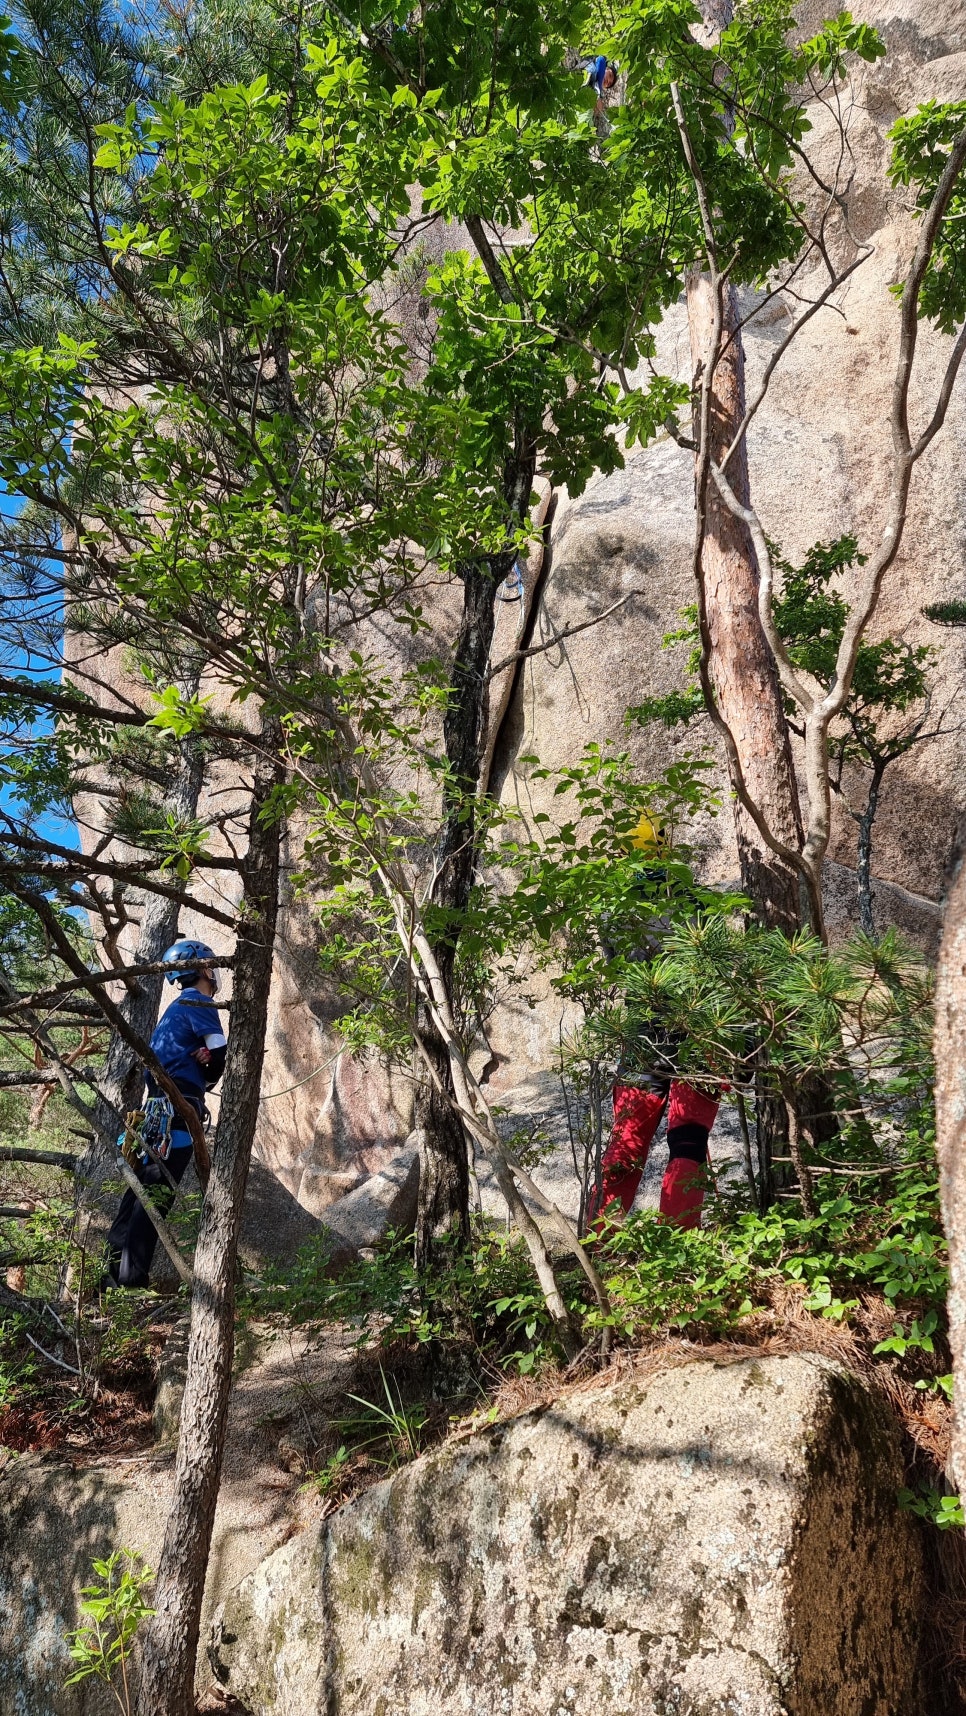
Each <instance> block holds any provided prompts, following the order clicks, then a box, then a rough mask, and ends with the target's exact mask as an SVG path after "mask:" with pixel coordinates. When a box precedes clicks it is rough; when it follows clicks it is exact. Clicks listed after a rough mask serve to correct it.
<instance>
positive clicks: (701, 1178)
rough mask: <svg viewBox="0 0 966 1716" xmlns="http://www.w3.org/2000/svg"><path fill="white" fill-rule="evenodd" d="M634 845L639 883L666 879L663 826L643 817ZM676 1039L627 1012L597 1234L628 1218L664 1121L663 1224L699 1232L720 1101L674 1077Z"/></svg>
mask: <svg viewBox="0 0 966 1716" xmlns="http://www.w3.org/2000/svg"><path fill="white" fill-rule="evenodd" d="M629 840H630V844H631V846H632V847H633V848H634V849H635V850H636V851H638V852H640V853H642V854H643V855H644V856H645V862H644V864H643V865H642V867H641V868H642V880H645V879H646V880H648V881H650V880H660V879H661V878H662V877H664V876H666V874H667V871H666V867H665V863H664V857H665V853H666V842H665V840H664V836H663V834H662V832H661V829H660V826H659V825H658V823H656V822H655V821H654V820H653V819H652V818H651V817H648V816H642V817H641V819H640V821H639V822H638V824H637V826H636V828H634V829H633V830H632V832H631V834H630V836H629ZM666 929H667V922H666V920H664V919H661V918H657V917H656V918H655V919H654V920H653V922H652V923H651V924H650V925H649V926H648V930H647V934H646V938H645V945H644V947H643V948H642V949H640V950H639V951H637V952H636V953H635V955H634V957H635V958H636V959H638V960H642V961H643V960H650V959H655V958H656V957H657V955H658V954H659V952H660V948H661V941H662V939H663V934H664V932H665V931H666ZM678 1044H679V1039H677V1038H675V1037H674V1036H672V1035H671V1033H669V1032H667V1031H664V1030H662V1029H661V1028H660V1027H659V1026H658V1027H653V1026H649V1027H648V1029H647V1030H646V1031H644V1030H643V1029H641V1028H639V1027H638V1028H635V1026H634V1021H633V1009H631V1010H630V1012H629V1018H628V1030H627V1032H626V1035H625V1040H624V1045H623V1050H622V1054H621V1059H620V1063H619V1065H618V1068H617V1075H616V1078H615V1080H614V1124H613V1127H612V1128H611V1135H610V1141H609V1143H608V1145H607V1149H606V1150H605V1151H604V1156H603V1160H602V1162H601V1181H600V1185H599V1187H595V1188H594V1190H593V1192H592V1194H591V1198H590V1203H589V1207H588V1212H587V1213H588V1221H589V1225H590V1227H591V1228H592V1229H596V1230H597V1231H599V1230H600V1228H601V1227H602V1226H603V1225H604V1224H605V1222H607V1221H613V1220H615V1219H619V1218H620V1217H621V1216H622V1215H627V1213H628V1211H629V1210H630V1207H631V1205H632V1204H633V1202H634V1199H635V1197H636V1195H637V1189H638V1186H639V1185H640V1183H641V1176H642V1174H643V1172H644V1169H645V1167H646V1165H647V1158H648V1154H649V1152H650V1148H651V1144H652V1143H653V1140H654V1134H655V1133H656V1131H657V1129H658V1126H659V1125H660V1123H661V1120H662V1119H663V1117H664V1115H665V1113H666V1114H667V1145H668V1165H667V1168H666V1169H665V1171H664V1180H663V1183H662V1186H661V1217H662V1219H663V1220H664V1221H667V1222H671V1223H673V1224H674V1225H675V1226H676V1227H685V1228H691V1227H700V1225H701V1208H702V1205H703V1203H704V1193H705V1182H706V1177H707V1166H708V1139H709V1137H710V1134H711V1128H712V1127H713V1125H714V1122H715V1118H716V1116H717V1113H718V1106H719V1102H720V1096H719V1095H713V1096H712V1095H709V1094H708V1093H707V1091H701V1090H697V1089H696V1088H695V1086H694V1085H693V1084H689V1083H688V1082H687V1080H686V1079H681V1078H678V1077H677V1076H676V1074H675V1070H674V1059H675V1052H676V1049H677V1047H678Z"/></svg>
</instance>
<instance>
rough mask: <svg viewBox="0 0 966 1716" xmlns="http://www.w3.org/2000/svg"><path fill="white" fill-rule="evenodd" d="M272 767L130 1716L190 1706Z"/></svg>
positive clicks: (268, 928) (253, 1097) (228, 1339)
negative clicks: (148, 1617) (162, 1527)
mask: <svg viewBox="0 0 966 1716" xmlns="http://www.w3.org/2000/svg"><path fill="white" fill-rule="evenodd" d="M277 779H278V774H277V772H276V771H274V770H272V769H271V768H269V767H267V766H264V767H262V768H261V769H260V770H259V772H258V773H257V774H256V780H255V789H254V792H253V796H252V803H251V810H250V814H249V825H248V842H249V844H248V852H247V855H246V858H245V863H244V867H243V882H244V904H243V914H242V917H241V926H242V927H241V931H240V934H239V937H238V943H237V950H236V956H235V980H234V993H233V997H232V1028H231V1034H230V1037H229V1043H228V1055H227V1060H226V1065H225V1078H224V1085H223V1094H222V1101H221V1117H220V1120H219V1125H218V1139H217V1147H216V1150H215V1156H214V1162H213V1166H212V1173H211V1179H210V1182H209V1185H208V1189H207V1192H206V1194H205V1201H204V1208H203V1211H202V1218H201V1231H200V1233H199V1235H198V1244H197V1247H196V1250H195V1261H194V1289H193V1292H192V1296H191V1333H190V1337H189V1346H188V1370H187V1378H186V1382H185V1392H184V1403H183V1406H182V1409H181V1435H180V1439H179V1442H178V1460H177V1466H176V1469H175V1487H174V1499H173V1502H172V1506H171V1513H170V1515H169V1517H168V1525H167V1530H166V1532H165V1538H164V1546H163V1548H162V1551H161V1562H160V1566H159V1569H158V1578H157V1587H156V1592H155V1598H154V1603H155V1608H156V1611H157V1612H156V1614H155V1617H154V1619H153V1620H152V1621H151V1622H149V1624H148V1627H147V1630H146V1633H145V1636H144V1640H143V1644H142V1647H141V1652H140V1663H139V1667H140V1673H139V1682H138V1685H139V1699H138V1705H137V1709H138V1712H139V1716H192V1713H193V1711H194V1671H195V1658H196V1655H197V1649H198V1634H199V1628H200V1621H201V1600H202V1596H203V1593H204V1587H205V1574H206V1570H207V1565H208V1554H209V1550H210V1546H211V1533H212V1526H213V1523H214V1517H215V1503H216V1501H217V1499H218V1486H219V1481H220V1477H221V1465H222V1455H223V1452H224V1440H225V1420H226V1416H227V1410H228V1395H229V1390H230V1387H231V1367H232V1357H233V1354H234V1315H235V1269H236V1259H237V1252H238V1232H239V1227H240V1224H241V1215H242V1204H243V1200H244V1196H245V1184H246V1181H247V1178H248V1168H249V1163H250V1160H251V1153H252V1141H253V1138H254V1135H255V1125H256V1121H257V1119H258V1102H259V1089H260V1084H261V1070H262V1059H263V1055H264V1051H265V1029H266V1022H267V1017H268V995H269V986H270V983H271V975H272V950H273V946H274V940H275V926H276V918H277V912H278V874H279V846H280V830H279V825H278V823H277V821H275V820H272V821H269V822H262V821H260V813H261V812H262V811H263V809H264V807H265V803H266V800H267V798H268V796H269V793H270V792H271V789H272V787H273V786H274V784H275V782H276V780H277Z"/></svg>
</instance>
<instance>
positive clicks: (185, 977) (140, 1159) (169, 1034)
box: [103, 940, 227, 1287]
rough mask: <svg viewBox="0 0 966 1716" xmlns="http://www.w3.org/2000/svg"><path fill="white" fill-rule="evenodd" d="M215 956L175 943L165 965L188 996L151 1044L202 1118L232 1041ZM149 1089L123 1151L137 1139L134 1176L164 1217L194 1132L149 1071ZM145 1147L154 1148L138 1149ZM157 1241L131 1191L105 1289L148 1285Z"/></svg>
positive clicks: (201, 947)
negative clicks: (222, 1012) (221, 1009)
mask: <svg viewBox="0 0 966 1716" xmlns="http://www.w3.org/2000/svg"><path fill="white" fill-rule="evenodd" d="M214 958H215V954H214V953H213V952H212V950H211V948H210V947H208V945H207V943H205V942H203V941H185V940H182V941H176V942H175V943H174V944H173V945H172V946H171V947H169V948H168V951H167V953H166V954H165V955H164V960H163V963H164V964H165V965H170V966H171V970H170V971H169V972H167V974H166V975H167V981H168V982H169V983H177V984H178V985H179V986H180V989H181V994H180V995H179V997H178V999H177V1001H173V1002H172V1004H171V1006H170V1007H169V1008H168V1009H167V1011H166V1012H165V1013H163V1014H162V1016H161V1018H160V1019H159V1021H158V1024H157V1025H156V1026H155V1030H154V1034H153V1036H152V1038H151V1047H152V1049H153V1050H154V1052H155V1054H156V1055H157V1057H158V1060H159V1061H160V1062H161V1065H162V1066H163V1067H164V1070H165V1072H166V1073H168V1075H169V1077H170V1078H172V1079H173V1080H174V1083H175V1084H176V1085H177V1087H178V1090H179V1091H180V1093H181V1095H182V1096H183V1097H184V1098H185V1099H186V1100H187V1101H188V1102H190V1104H191V1106H192V1108H193V1109H194V1110H195V1112H196V1113H197V1115H198V1118H199V1120H202V1119H204V1116H205V1096H206V1095H207V1093H208V1091H209V1090H212V1089H213V1088H214V1086H215V1085H216V1084H217V1083H218V1080H219V1079H220V1078H221V1075H222V1073H223V1072H224V1070H225V1050H226V1047H227V1042H226V1038H225V1034H224V1032H223V1031H222V1028H221V1020H220V1018H219V1016H218V1008H217V1007H216V1005H215V1000H214V997H215V995H216V994H217V993H218V972H217V969H216V968H215V967H214V966H212V965H209V966H205V967H204V968H203V969H201V970H199V968H198V965H197V963H196V962H197V961H198V960H210V959H214ZM146 1083H147V1093H148V1094H147V1101H146V1103H145V1105H144V1110H143V1114H142V1115H139V1116H137V1117H133V1116H129V1121H132V1122H133V1124H132V1125H129V1128H128V1131H127V1133H125V1134H122V1136H121V1138H120V1139H119V1140H118V1145H119V1147H120V1146H121V1145H123V1144H124V1142H125V1139H133V1140H134V1143H135V1146H136V1160H135V1162H134V1163H133V1166H134V1171H135V1173H136V1174H137V1177H138V1179H139V1180H140V1182H141V1184H142V1186H148V1187H151V1188H152V1191H153V1194H154V1203H155V1206H156V1207H157V1210H158V1213H159V1215H162V1216H163V1215H166V1214H167V1212H168V1210H169V1209H170V1207H171V1204H172V1203H173V1201H174V1194H175V1189H176V1187H177V1185H178V1183H179V1181H180V1180H181V1179H182V1178H183V1176H184V1174H185V1171H186V1169H187V1167H188V1163H189V1162H190V1161H191V1134H190V1133H189V1132H188V1131H187V1129H186V1127H185V1123H184V1121H183V1120H182V1118H181V1116H180V1115H179V1114H175V1112H174V1108H173V1105H172V1103H171V1101H170V1099H169V1098H168V1097H167V1096H165V1095H164V1093H163V1092H162V1091H160V1090H159V1089H158V1086H157V1084H156V1082H155V1080H154V1079H153V1078H152V1076H151V1074H150V1073H148V1074H147V1075H146ZM143 1145H146V1146H150V1149H145V1148H143V1147H142V1148H137V1147H138V1146H143ZM125 1154H127V1150H126V1149H125ZM159 1158H160V1160H159ZM155 1188H156V1189H155ZM157 1240H158V1236H157V1233H156V1231H155V1228H154V1225H153V1223H152V1222H151V1220H150V1217H149V1216H148V1215H147V1214H146V1213H145V1211H144V1209H143V1208H142V1206H141V1204H140V1203H139V1201H138V1199H137V1198H136V1197H135V1195H134V1193H133V1191H131V1190H130V1189H128V1190H127V1191H126V1192H125V1193H124V1196H123V1198H122V1199H121V1204H120V1208H119V1210H118V1212H117V1215H116V1217H115V1219H114V1224H113V1226H112V1228H111V1231H110V1233H109V1234H108V1236H107V1248H108V1266H107V1273H106V1275H105V1277H104V1281H103V1285H104V1286H115V1287H146V1286H147V1285H148V1277H149V1275H150V1272H151V1259H152V1258H153V1256H154V1248H155V1246H156V1245H157Z"/></svg>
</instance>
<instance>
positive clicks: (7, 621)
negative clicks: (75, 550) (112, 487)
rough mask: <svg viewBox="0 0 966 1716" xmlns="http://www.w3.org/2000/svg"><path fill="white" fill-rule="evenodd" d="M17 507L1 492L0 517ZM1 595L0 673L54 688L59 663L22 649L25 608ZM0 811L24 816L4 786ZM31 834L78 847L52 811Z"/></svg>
mask: <svg viewBox="0 0 966 1716" xmlns="http://www.w3.org/2000/svg"><path fill="white" fill-rule="evenodd" d="M18 507H19V502H18V501H17V500H15V499H13V498H12V497H11V496H9V495H7V494H5V493H2V492H0V516H4V515H5V516H7V517H10V516H11V515H12V514H15V513H16V511H17V510H18ZM48 570H49V572H50V576H51V582H52V590H51V592H50V594H49V595H45V597H44V604H45V608H46V613H47V618H48V621H52V622H54V630H55V634H56V633H58V632H59V631H60V630H61V628H62V625H63V612H64V610H63V602H62V600H61V599H60V597H59V595H58V594H57V569H56V567H54V566H52V565H50V563H49V562H48ZM0 594H2V595H3V596H4V598H5V599H4V601H3V603H2V605H0V672H3V673H5V674H28V675H29V676H30V678H31V679H33V680H35V681H42V680H49V681H53V682H54V683H55V684H56V683H57V682H58V681H59V679H60V665H59V662H58V661H56V660H53V661H52V660H51V659H50V657H49V656H48V654H47V653H46V652H43V653H40V654H37V653H34V652H31V651H30V650H29V649H24V648H23V647H22V645H21V640H20V638H19V637H18V635H17V634H18V631H19V627H18V626H17V617H18V616H26V612H27V609H26V606H25V605H24V604H21V603H20V602H18V601H16V600H14V599H12V598H11V597H10V594H9V593H8V592H0ZM58 653H59V651H58ZM50 729H51V722H50V721H49V720H47V719H46V718H44V717H40V718H39V719H38V721H37V722H36V724H35V725H34V726H33V727H32V728H31V732H32V733H33V734H34V735H36V736H37V737H38V738H39V737H41V736H42V735H43V734H44V733H45V732H49V731H50ZM0 751H2V741H0ZM0 810H5V811H7V812H8V814H10V815H13V816H19V815H22V814H23V807H22V806H20V805H18V803H17V800H16V798H15V797H14V795H13V792H12V790H11V788H10V787H9V786H8V785H6V784H4V783H0ZM34 830H35V832H36V833H37V834H39V835H40V836H41V838H46V839H50V840H55V841H57V842H58V843H59V844H60V845H62V846H65V845H66V846H76V845H77V844H78V840H77V830H76V828H75V826H74V823H73V820H72V819H71V818H69V817H65V816H63V815H61V814H60V813H59V812H58V811H57V810H56V809H54V808H51V809H50V810H48V811H46V812H43V813H41V814H40V815H39V816H37V817H35V819H34Z"/></svg>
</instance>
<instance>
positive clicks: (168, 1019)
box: [147, 989, 225, 1106]
mask: <svg viewBox="0 0 966 1716" xmlns="http://www.w3.org/2000/svg"><path fill="white" fill-rule="evenodd" d="M151 1047H152V1049H153V1050H154V1052H155V1054H156V1055H157V1057H158V1060H159V1061H160V1062H161V1065H162V1066H163V1067H164V1070H165V1072H166V1073H169V1074H170V1076H171V1077H172V1078H173V1079H174V1082H175V1084H176V1085H177V1087H178V1089H179V1090H180V1091H183V1093H184V1095H185V1096H188V1097H191V1098H192V1099H195V1100H197V1101H198V1103H199V1106H202V1105H203V1103H204V1098H205V1094H206V1092H207V1091H208V1090H210V1089H211V1087H212V1085H215V1084H217V1082H218V1080H219V1078H220V1077H221V1074H222V1070H223V1068H224V1063H225V1054H224V1051H225V1034H224V1032H223V1030H222V1028H221V1020H220V1019H219V1017H218V1008H217V1007H216V1005H215V1003H214V1001H212V1000H211V999H210V997H209V996H207V995H202V994H201V992H200V990H198V989H182V991H181V994H180V995H179V996H178V999H177V1000H176V1001H172V1003H171V1006H170V1007H169V1008H168V1009H167V1011H166V1012H165V1013H162V1015H161V1018H160V1019H159V1020H158V1023H157V1025H156V1026H155V1028H154V1034H153V1036H152V1038H151ZM200 1048H207V1049H210V1050H211V1054H212V1061H211V1065H210V1066H208V1067H203V1066H201V1065H200V1064H199V1062H198V1061H196V1060H195V1058H194V1056H195V1053H196V1051H197V1050H198V1049H200ZM219 1051H220V1052H219ZM147 1084H148V1091H149V1094H150V1095H152V1096H155V1095H157V1085H156V1084H155V1081H154V1079H153V1078H152V1077H151V1074H150V1073H148V1075H147Z"/></svg>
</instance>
